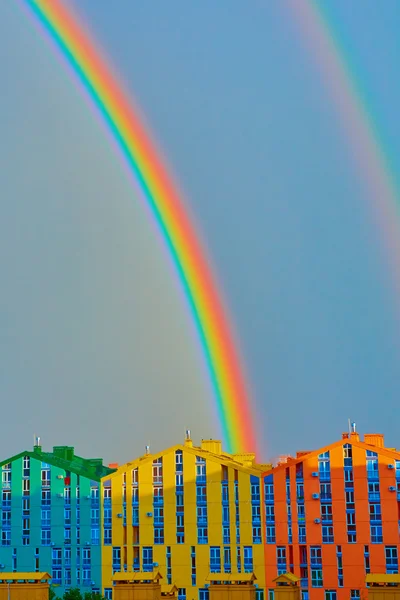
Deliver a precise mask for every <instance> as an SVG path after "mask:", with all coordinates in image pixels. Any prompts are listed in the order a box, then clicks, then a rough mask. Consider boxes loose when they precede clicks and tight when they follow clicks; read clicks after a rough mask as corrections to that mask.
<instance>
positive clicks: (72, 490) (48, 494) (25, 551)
mask: <svg viewBox="0 0 400 600" xmlns="http://www.w3.org/2000/svg"><path fill="white" fill-rule="evenodd" d="M0 467H1V511H0V519H1V520H0V526H1V538H0V571H4V572H14V573H15V572H23V571H26V572H36V573H40V572H44V571H47V572H48V573H49V574H50V575H51V576H52V582H53V584H56V585H57V586H59V587H58V588H57V593H58V594H59V595H60V596H61V595H62V594H63V593H64V590H65V589H68V588H73V587H78V588H80V589H81V590H82V591H90V590H100V587H101V545H100V531H101V526H102V523H101V515H100V479H101V477H102V476H104V475H106V474H109V473H111V472H112V469H109V468H107V467H105V466H104V465H103V461H102V459H97V458H96V459H84V458H81V457H79V456H77V455H75V453H74V448H72V447H69V446H56V447H54V448H53V452H43V451H42V448H41V446H39V445H36V446H35V447H34V448H33V451H25V452H21V453H20V454H18V455H17V456H13V457H12V458H8V459H7V460H4V461H2V462H1V463H0Z"/></svg>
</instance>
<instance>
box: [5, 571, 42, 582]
mask: <svg viewBox="0 0 400 600" xmlns="http://www.w3.org/2000/svg"><path fill="white" fill-rule="evenodd" d="M49 579H51V575H49V573H46V572H45V571H44V572H43V573H30V572H21V573H18V572H17V573H0V581H43V580H47V581H48V580H49Z"/></svg>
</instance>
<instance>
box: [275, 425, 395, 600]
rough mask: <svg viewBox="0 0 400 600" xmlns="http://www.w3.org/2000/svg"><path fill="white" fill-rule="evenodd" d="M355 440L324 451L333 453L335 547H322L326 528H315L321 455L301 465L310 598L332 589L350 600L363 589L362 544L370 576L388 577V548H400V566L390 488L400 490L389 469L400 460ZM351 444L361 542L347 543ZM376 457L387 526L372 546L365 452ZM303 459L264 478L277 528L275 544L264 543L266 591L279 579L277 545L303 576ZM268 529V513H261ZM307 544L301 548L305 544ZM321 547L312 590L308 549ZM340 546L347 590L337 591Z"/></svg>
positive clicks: (318, 597) (318, 599)
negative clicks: (319, 574) (299, 497)
mask: <svg viewBox="0 0 400 600" xmlns="http://www.w3.org/2000/svg"><path fill="white" fill-rule="evenodd" d="M353 441H356V436H354V438H353V439H350V440H343V442H338V443H336V444H332V445H331V446H330V447H327V448H324V449H322V450H321V451H320V452H323V451H328V450H329V452H330V467H331V468H330V472H331V482H330V483H331V491H332V510H333V527H334V543H333V544H323V543H322V524H316V523H315V522H314V521H315V519H321V504H322V503H321V501H320V499H318V500H315V499H313V498H312V495H313V494H319V493H320V480H319V477H313V476H312V473H313V472H314V471H318V453H311V454H310V455H307V456H305V457H304V458H302V459H301V460H302V462H303V477H304V479H303V481H304V504H305V515H306V535H307V537H306V539H307V544H306V546H307V562H308V578H309V584H308V592H309V598H310V600H324V590H326V589H332V590H336V591H337V598H338V600H348V599H349V598H350V590H351V589H360V590H362V589H364V588H365V583H364V582H365V574H366V573H365V565H364V546H368V548H369V554H370V568H371V572H372V573H385V572H386V565H385V545H397V548H398V555H399V562H400V546H399V526H398V520H399V508H398V502H397V493H396V492H393V491H389V488H390V487H391V486H394V487H395V486H396V471H395V469H390V468H388V465H389V464H391V465H394V463H395V459H400V454H399V455H398V457H397V456H396V455H394V454H390V453H385V450H384V449H382V448H379V447H372V446H367V447H366V446H363V445H362V444H361V445H354V443H352V442H353ZM344 443H351V444H352V453H353V475H354V497H355V515H356V533H357V542H356V543H355V544H351V543H350V544H349V543H348V541H347V525H346V504H345V483H344V458H343V444H344ZM367 448H368V449H370V450H373V451H375V452H377V453H378V464H379V480H380V495H381V510H382V525H383V544H375V543H374V544H373V543H372V542H371V537H370V516H369V501H368V480H367V469H366V449H367ZM297 462H299V461H294V460H292V461H289V462H288V463H287V464H285V465H281V466H279V467H276V468H275V469H273V471H272V472H271V471H269V472H268V473H265V474H264V475H267V474H268V475H269V474H271V473H272V474H273V479H274V498H275V526H276V544H265V570H266V588H267V589H272V588H273V587H274V585H275V584H274V583H273V579H275V578H276V577H277V559H276V546H278V545H279V546H285V547H286V557H287V565H288V569H289V556H290V555H291V554H292V555H293V563H294V566H293V569H292V570H293V572H294V574H295V575H297V576H298V577H300V545H299V543H298V532H297V525H298V521H297V504H296V463H297ZM286 469H289V472H290V488H291V509H292V531H293V544H291V546H289V545H288V527H287V505H286ZM263 517H264V523H263V526H264V528H265V511H263ZM301 545H303V544H301ZM313 545H315V546H321V548H322V565H323V566H322V569H323V588H312V587H311V569H310V546H313ZM337 546H341V551H342V563H343V576H344V587H343V588H339V587H338V568H337Z"/></svg>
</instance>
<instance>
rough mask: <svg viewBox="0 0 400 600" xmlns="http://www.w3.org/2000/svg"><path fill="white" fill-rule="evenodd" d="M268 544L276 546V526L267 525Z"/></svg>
mask: <svg viewBox="0 0 400 600" xmlns="http://www.w3.org/2000/svg"><path fill="white" fill-rule="evenodd" d="M266 537H267V544H275V540H276V537H275V525H267V529H266Z"/></svg>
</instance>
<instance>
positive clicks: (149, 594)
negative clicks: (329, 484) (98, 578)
mask: <svg viewBox="0 0 400 600" xmlns="http://www.w3.org/2000/svg"><path fill="white" fill-rule="evenodd" d="M113 600H161V585H160V584H158V583H119V584H117V585H116V586H115V587H114V588H113Z"/></svg>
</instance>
